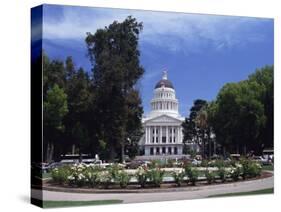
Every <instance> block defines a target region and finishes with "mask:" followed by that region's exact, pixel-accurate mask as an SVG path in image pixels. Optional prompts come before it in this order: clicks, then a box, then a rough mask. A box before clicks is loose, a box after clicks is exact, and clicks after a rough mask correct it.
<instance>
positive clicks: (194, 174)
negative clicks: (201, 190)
mask: <svg viewBox="0 0 281 212" xmlns="http://www.w3.org/2000/svg"><path fill="white" fill-rule="evenodd" d="M185 174H186V175H187V177H188V179H189V181H190V182H191V183H192V185H196V181H197V180H198V177H199V172H198V170H197V169H196V168H192V167H191V166H190V165H189V166H186V167H185Z"/></svg>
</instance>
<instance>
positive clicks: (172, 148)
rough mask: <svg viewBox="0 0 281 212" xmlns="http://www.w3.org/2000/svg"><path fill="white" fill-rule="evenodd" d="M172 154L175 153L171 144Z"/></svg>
mask: <svg viewBox="0 0 281 212" xmlns="http://www.w3.org/2000/svg"><path fill="white" fill-rule="evenodd" d="M171 154H172V155H173V154H174V147H173V146H171Z"/></svg>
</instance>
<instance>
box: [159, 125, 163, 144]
mask: <svg viewBox="0 0 281 212" xmlns="http://www.w3.org/2000/svg"><path fill="white" fill-rule="evenodd" d="M159 143H162V126H160V140H159Z"/></svg>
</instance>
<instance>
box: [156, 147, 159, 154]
mask: <svg viewBox="0 0 281 212" xmlns="http://www.w3.org/2000/svg"><path fill="white" fill-rule="evenodd" d="M156 155H159V147H156Z"/></svg>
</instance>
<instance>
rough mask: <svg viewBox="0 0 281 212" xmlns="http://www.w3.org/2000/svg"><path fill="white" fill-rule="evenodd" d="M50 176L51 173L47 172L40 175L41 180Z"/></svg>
mask: <svg viewBox="0 0 281 212" xmlns="http://www.w3.org/2000/svg"><path fill="white" fill-rule="evenodd" d="M51 176H52V175H51V173H50V172H49V173H43V174H42V179H46V178H50V177H51Z"/></svg>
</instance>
